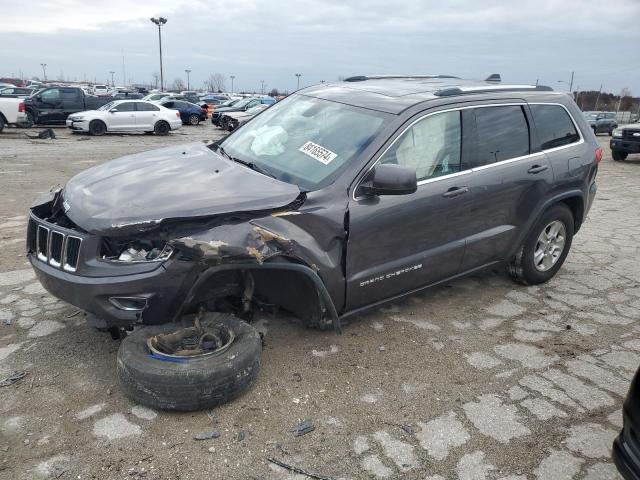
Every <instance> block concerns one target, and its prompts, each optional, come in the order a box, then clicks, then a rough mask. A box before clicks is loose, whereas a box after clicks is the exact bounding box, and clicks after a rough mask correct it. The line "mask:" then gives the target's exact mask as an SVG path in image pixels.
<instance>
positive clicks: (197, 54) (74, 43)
mask: <svg viewBox="0 0 640 480" xmlns="http://www.w3.org/2000/svg"><path fill="white" fill-rule="evenodd" d="M0 12H2V13H1V14H0V76H4V75H12V74H13V75H15V76H18V75H20V73H22V75H24V76H25V77H28V78H30V77H32V76H34V75H40V76H41V75H42V69H41V67H40V64H41V63H46V64H47V65H48V66H47V77H48V78H58V77H59V76H60V75H64V78H65V79H71V80H73V79H78V80H81V79H83V78H87V79H90V80H94V79H95V80H97V81H98V82H105V81H106V80H107V78H110V74H109V71H115V72H116V73H115V81H116V84H122V83H123V68H122V53H123V52H124V59H125V69H126V77H127V80H133V81H135V82H151V81H152V78H153V73H154V72H158V71H159V66H158V36H157V27H155V25H153V24H152V23H151V22H150V21H149V17H151V16H158V15H162V16H165V17H166V18H168V23H167V24H166V26H165V27H163V36H162V39H163V53H164V72H165V81H166V82H167V83H169V84H170V83H172V82H173V80H174V79H176V78H177V77H180V78H182V79H183V80H185V81H186V74H185V73H184V70H185V69H191V70H192V73H191V86H192V87H196V88H198V87H202V85H203V82H204V81H205V79H206V78H207V77H208V76H209V75H210V74H211V73H214V72H220V73H223V74H225V75H226V76H227V78H228V76H229V75H235V77H236V80H235V87H236V90H238V89H251V90H253V89H258V90H259V89H260V81H261V80H264V81H265V83H266V85H267V87H266V88H267V89H271V88H272V87H277V88H279V89H281V90H286V89H288V90H292V89H295V87H296V77H295V75H294V74H295V73H302V74H303V76H302V84H303V85H310V84H313V83H318V82H319V81H320V80H326V81H334V80H336V79H337V78H338V76H348V75H357V74H391V73H396V74H397V73H413V74H434V73H440V74H444V73H446V74H451V75H457V76H461V77H471V78H484V77H485V76H487V75H489V74H491V73H494V72H497V73H500V74H502V78H503V80H504V81H507V82H518V83H520V82H526V83H535V81H536V80H539V82H540V83H541V84H546V85H550V86H552V87H554V88H555V89H567V88H568V85H567V84H564V83H559V82H558V81H559V80H562V81H566V82H568V81H569V80H570V77H571V71H575V81H574V89H575V88H577V87H578V86H579V87H580V89H595V90H597V89H598V88H599V87H600V84H601V83H602V84H604V90H605V91H611V92H616V93H617V92H619V91H620V90H621V89H622V88H623V87H628V88H630V89H631V90H632V92H633V93H634V94H635V95H636V96H637V95H640V61H638V52H639V51H640V27H639V24H638V19H640V0H606V1H603V0H511V1H506V0H440V1H434V0H403V1H401V2H392V1H389V0H384V1H383V0H296V1H291V0H289V1H284V0H280V1H276V0H216V1H206V0H136V1H135V2H131V1H129V0H110V1H108V2H93V1H83V0H47V1H42V0H21V1H20V2H16V1H15V0H0ZM230 83H231V82H230V80H228V81H227V87H228V88H230V87H231V84H230Z"/></svg>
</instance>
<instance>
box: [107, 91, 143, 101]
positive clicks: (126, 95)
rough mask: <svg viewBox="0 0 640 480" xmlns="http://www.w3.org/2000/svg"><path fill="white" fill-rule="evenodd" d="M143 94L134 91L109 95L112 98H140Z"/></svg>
mask: <svg viewBox="0 0 640 480" xmlns="http://www.w3.org/2000/svg"><path fill="white" fill-rule="evenodd" d="M142 97H144V95H142V94H141V93H134V92H118V93H114V94H113V95H111V99H112V100H141V99H142Z"/></svg>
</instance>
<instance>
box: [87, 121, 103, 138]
mask: <svg viewBox="0 0 640 480" xmlns="http://www.w3.org/2000/svg"><path fill="white" fill-rule="evenodd" d="M106 131H107V126H106V125H105V124H104V122H103V121H101V120H92V121H91V123H90V124H89V133H90V134H91V135H95V136H100V135H104V134H105V133H106Z"/></svg>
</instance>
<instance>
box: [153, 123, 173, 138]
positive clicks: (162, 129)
mask: <svg viewBox="0 0 640 480" xmlns="http://www.w3.org/2000/svg"><path fill="white" fill-rule="evenodd" d="M170 130H171V127H170V126H169V124H168V123H167V122H165V121H163V120H161V121H159V122H158V123H156V126H155V127H154V128H153V132H154V133H155V134H156V135H167V134H168V133H169V131H170Z"/></svg>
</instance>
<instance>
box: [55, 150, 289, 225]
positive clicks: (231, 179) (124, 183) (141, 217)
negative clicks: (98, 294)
mask: <svg viewBox="0 0 640 480" xmlns="http://www.w3.org/2000/svg"><path fill="white" fill-rule="evenodd" d="M299 194H300V190H299V189H298V187H297V186H295V185H291V184H288V183H285V182H281V181H280V180H276V179H274V178H271V177H268V176H266V175H262V174H261V173H258V172H255V171H253V170H251V169H250V168H248V167H245V166H243V165H240V164H238V163H235V162H233V161H231V160H227V159H226V158H224V157H222V156H220V155H218V154H217V153H215V152H213V151H212V150H211V149H209V148H207V147H206V146H205V145H203V144H201V143H196V144H188V145H179V146H175V147H169V148H163V149H160V150H152V151H150V152H143V153H138V154H134V155H128V156H126V157H122V158H118V159H116V160H112V161H110V162H107V163H105V164H102V165H99V166H96V167H93V168H90V169H88V170H85V171H84V172H81V173H79V174H78V175H76V176H75V177H73V178H72V179H71V180H70V181H69V182H68V183H67V185H66V186H65V188H64V192H63V197H64V208H65V209H66V214H67V216H68V217H69V218H70V219H71V220H72V221H73V222H74V223H75V224H76V225H78V226H79V227H81V228H83V229H84V230H86V231H88V232H91V233H96V234H106V233H108V234H111V235H117V234H125V233H131V232H136V231H140V230H141V229H148V228H149V227H153V226H154V225H157V224H159V223H161V222H162V221H164V220H168V219H176V218H188V217H191V218H193V217H206V216H212V215H219V214H223V213H232V212H246V211H253V210H270V209H276V208H280V207H284V206H286V205H288V204H290V203H291V202H293V201H294V200H295V199H296V198H297V197H298V195H299Z"/></svg>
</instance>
